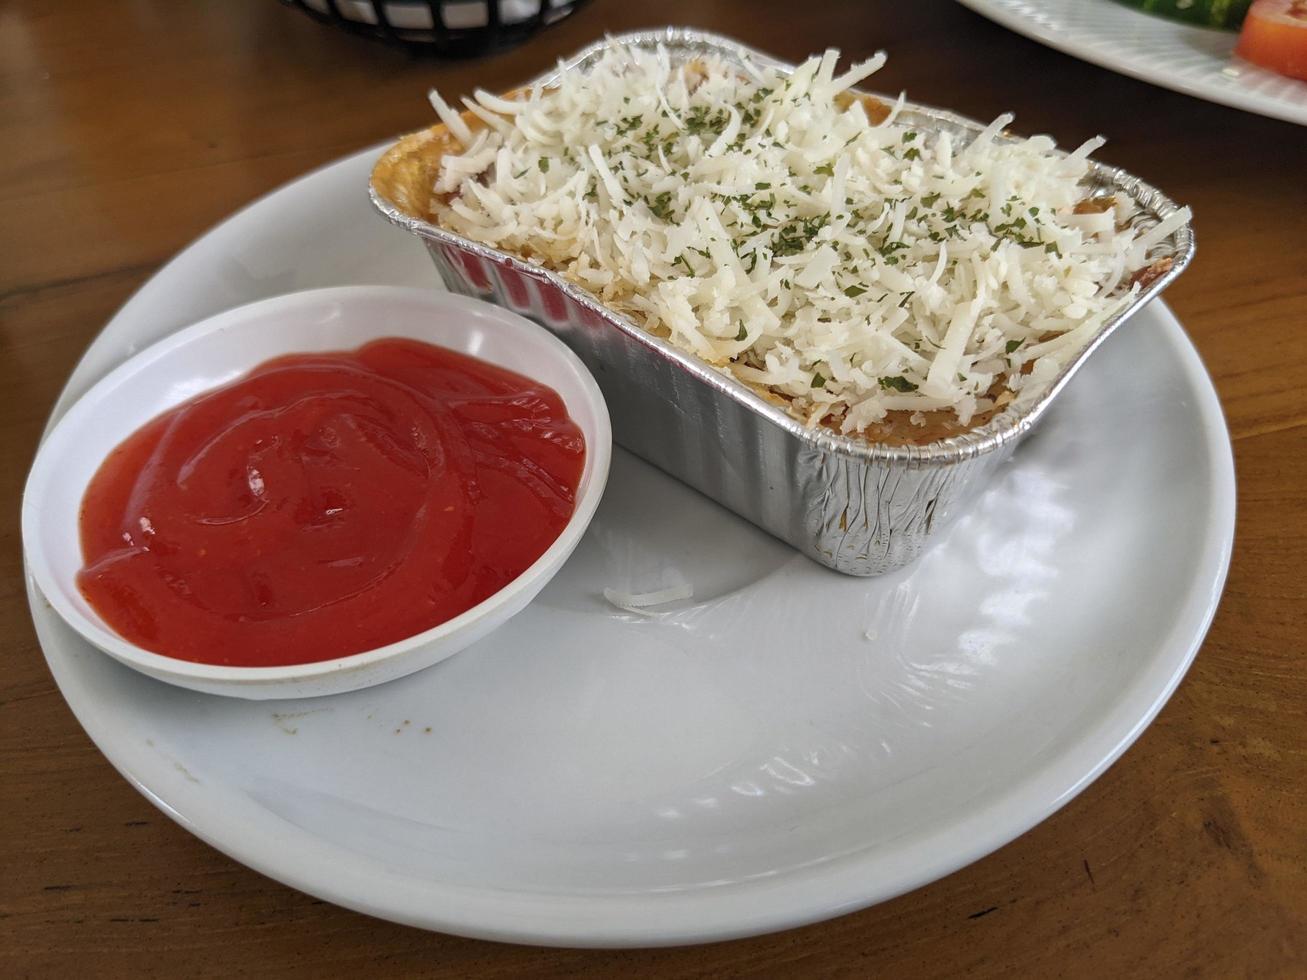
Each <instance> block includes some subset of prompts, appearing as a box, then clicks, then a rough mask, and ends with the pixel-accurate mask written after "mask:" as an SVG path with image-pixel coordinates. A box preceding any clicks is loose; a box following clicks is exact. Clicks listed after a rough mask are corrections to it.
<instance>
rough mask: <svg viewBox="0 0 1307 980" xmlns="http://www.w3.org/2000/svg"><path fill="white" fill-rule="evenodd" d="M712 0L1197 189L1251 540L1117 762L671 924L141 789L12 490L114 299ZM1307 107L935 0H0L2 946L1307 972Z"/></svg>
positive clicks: (182, 967)
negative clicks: (826, 878)
mask: <svg viewBox="0 0 1307 980" xmlns="http://www.w3.org/2000/svg"><path fill="white" fill-rule="evenodd" d="M656 23H684V24H694V25H697V26H702V27H706V28H710V29H715V30H719V31H722V32H725V33H729V34H734V35H736V36H738V37H740V38H742V39H744V40H746V41H748V42H750V43H752V44H754V45H755V46H758V47H760V48H763V49H765V50H770V51H773V52H775V53H777V54H779V55H782V56H784V57H787V58H798V57H801V56H803V55H805V54H807V53H809V52H810V51H812V50H816V49H820V48H823V47H825V46H827V45H830V44H838V45H840V46H841V47H843V48H844V50H845V51H846V53H848V54H850V55H854V56H861V55H866V54H868V53H870V52H871V51H873V50H875V49H877V48H882V47H883V48H886V49H887V50H888V51H889V52H890V55H891V59H890V63H889V66H888V67H887V68H886V69H885V70H884V72H883V73H882V74H881V75H879V76H878V77H877V85H878V87H881V88H882V89H884V90H888V91H893V90H897V89H899V88H905V89H907V90H908V91H909V92H910V93H911V94H912V96H913V98H914V99H916V100H918V101H922V102H928V103H934V104H938V105H946V106H951V107H954V108H956V109H958V110H959V111H961V112H964V113H966V114H968V115H972V116H981V117H991V116H993V115H996V114H997V113H999V112H1000V111H1003V110H1007V109H1012V110H1014V111H1016V112H1017V117H1018V123H1017V125H1018V128H1020V129H1021V130H1023V131H1026V132H1035V131H1042V132H1049V133H1051V134H1052V135H1053V136H1055V137H1056V138H1057V139H1058V141H1059V142H1061V143H1072V144H1074V143H1076V142H1078V141H1080V140H1082V139H1084V138H1085V137H1088V136H1090V135H1092V134H1094V133H1098V132H1102V133H1105V134H1107V135H1108V136H1109V137H1110V138H1111V142H1110V144H1109V146H1108V148H1107V149H1106V150H1104V151H1103V152H1102V153H1101V154H1100V155H1101V156H1102V157H1103V158H1104V159H1106V160H1108V161H1111V162H1113V163H1116V164H1120V165H1122V166H1125V167H1127V168H1129V169H1130V170H1133V171H1135V172H1136V173H1139V174H1140V175H1141V176H1143V177H1145V178H1146V179H1148V180H1150V181H1153V182H1155V183H1157V184H1159V185H1160V186H1162V187H1164V188H1165V189H1166V190H1167V192H1168V193H1170V194H1171V195H1172V196H1173V197H1175V198H1176V199H1178V200H1182V201H1185V202H1187V203H1189V204H1191V205H1192V206H1193V209H1194V211H1195V214H1196V215H1197V218H1196V226H1197V233H1198V240H1199V252H1198V257H1197V259H1196V261H1195V262H1194V264H1193V266H1192V268H1191V270H1190V271H1189V272H1188V273H1186V275H1185V276H1183V277H1182V278H1181V279H1180V281H1179V282H1178V283H1177V284H1176V285H1175V286H1174V287H1173V288H1172V289H1171V290H1170V291H1169V292H1168V294H1167V300H1168V302H1170V303H1171V304H1172V306H1173V307H1174V309H1175V310H1176V312H1177V313H1178V315H1179V317H1180V319H1181V320H1182V322H1183V323H1184V324H1185V327H1186V329H1187V330H1188V331H1189V333H1190V335H1191V336H1192V337H1193V338H1194V340H1195V342H1196V343H1197V345H1198V348H1199V350H1200V351H1201V353H1202V355H1203V358H1204V360H1205V362H1206V364H1207V366H1208V368H1209V370H1210V371H1211V372H1212V375H1213V376H1214V378H1215V379H1216V384H1217V387H1218V389H1219V391H1220V394H1221V398H1222V401H1223V403H1224V406H1225V410H1226V413H1227V416H1228V420H1229V425H1230V430H1231V434H1232V436H1233V438H1234V440H1235V442H1234V445H1235V453H1236V464H1237V469H1238V478H1239V520H1238V537H1237V540H1236V544H1235V553H1234V561H1233V565H1232V567H1231V570H1230V577H1229V583H1228V586H1227V589H1226V594H1225V598H1224V601H1223V603H1222V606H1221V609H1220V612H1219V613H1218V615H1217V618H1216V622H1215V624H1214V625H1213V627H1212V630H1211V633H1210V635H1209V637H1208V639H1207V642H1206V644H1205V645H1204V647H1203V650H1202V651H1201V653H1200V654H1199V657H1198V660H1197V662H1196V664H1195V666H1194V668H1193V670H1192V671H1191V672H1190V675H1189V677H1188V678H1187V679H1186V680H1185V682H1184V683H1183V684H1182V685H1181V687H1180V689H1179V691H1178V692H1177V693H1176V695H1175V697H1174V699H1173V700H1172V701H1171V703H1170V704H1169V705H1168V706H1167V708H1166V709H1165V710H1164V711H1163V712H1162V714H1161V716H1160V718H1159V719H1158V720H1157V722H1156V723H1155V724H1154V725H1153V727H1152V728H1150V729H1149V731H1148V732H1146V733H1145V734H1144V736H1143V737H1142V738H1141V739H1140V740H1139V742H1138V743H1137V744H1136V745H1135V746H1134V748H1132V749H1131V750H1130V751H1129V752H1128V753H1127V754H1126V755H1125V757H1124V758H1123V759H1122V760H1121V761H1120V762H1118V763H1117V764H1116V765H1115V766H1113V767H1112V768H1111V769H1110V770H1109V771H1108V773H1107V774H1106V775H1104V776H1103V777H1102V778H1101V779H1100V780H1098V781H1097V782H1096V783H1095V784H1094V785H1093V786H1091V787H1090V788H1089V789H1088V790H1086V791H1085V792H1084V793H1083V794H1082V795H1081V796H1080V797H1079V798H1077V799H1076V800H1075V801H1073V802H1072V803H1071V804H1070V805H1068V806H1067V807H1066V808H1065V809H1063V810H1062V811H1060V812H1059V813H1058V814H1056V815H1055V816H1053V817H1052V818H1051V819H1049V820H1048V821H1046V822H1045V823H1043V824H1042V825H1040V826H1039V827H1037V828H1036V829H1035V830H1033V831H1031V832H1030V833H1028V834H1026V835H1025V836H1023V837H1022V838H1020V839H1018V840H1017V841H1015V842H1013V843H1012V844H1010V845H1008V846H1007V847H1005V848H1003V849H1002V850H1000V851H999V852H997V853H996V854H994V855H992V856H990V857H989V858H986V859H985V860H982V861H980V862H978V863H976V864H974V865H972V866H971V867H969V868H966V869H965V870H963V871H961V872H959V873H957V874H955V875H952V876H951V877H949V878H946V879H944V880H943V881H940V882H937V883H935V884H933V885H930V886H928V887H926V888H922V889H920V890H918V891H916V892H913V893H912V894H909V895H906V896H904V897H902V898H899V899H897V900H895V901H892V902H888V903H886V904H883V905H880V906H877V907H875V908H871V909H867V910H865V911H862V912H859V913H855V914H852V915H848V916H845V917H843V918H840V919H837V920H834V921H832V922H827V923H823V924H820V925H815V926H810V927H807V928H804V929H799V930H794V931H791V932H786V933H781V934H778V935H774V936H768V937H762V938H758V939H753V940H746V941H739V942H733V943H725V944H719V945H715V946H708V947H699V948H688V949H673V950H659V951H628V952H578V951H569V950H544V949H531V948H517V947H510V946H502V945H496V944H492V943H484V942H476V941H471V940H464V939H458V938H453V937H448V936H442V935H436V934H431V933H424V932H420V931H417V930H413V929H407V928H404V927H400V926H395V925H391V924H388V923H384V922H379V921H376V920H373V919H369V918H366V917H364V916H361V915H357V914H354V913H352V912H347V911H344V910H341V909H338V908H335V907H332V906H330V905H325V904H323V903H321V902H319V901H317V900H314V899H311V898H309V897H307V896H305V895H302V894H299V893H297V892H295V891H292V890H290V889H288V888H285V887H283V886H281V885H279V884H276V883H275V882H272V881H270V880H268V879H265V878H263V877H261V876H259V875H257V874H255V873H254V872H252V871H249V870H247V869H245V868H243V867H241V866H239V865H237V864H235V863H233V862H232V861H230V860H229V859H227V858H226V857H224V856H223V855H221V854H219V853H218V852H216V851H214V850H212V849H210V848H209V847H207V846H206V845H204V844H202V843H200V842H199V841H198V840H196V839H195V838H193V837H191V836H189V835H188V834H187V833H186V832H185V831H183V830H181V829H180V828H179V827H177V826H175V825H174V824H172V823H171V822H169V821H168V820H167V819H166V818H165V817H163V816H162V815H161V814H160V813H159V812H158V811H157V810H155V809H154V807H152V806H151V805H150V804H149V803H148V802H147V801H146V800H145V799H144V798H142V797H141V796H139V795H137V794H136V792H135V791H134V790H132V789H131V788H130V787H129V786H128V785H127V784H126V783H125V782H124V781H123V780H122V779H121V778H120V777H119V776H118V775H117V773H115V772H114V770H113V769H112V768H111V767H110V766H109V765H108V763H106V762H105V760H104V759H103V757H101V756H100V754H99V753H98V751H97V750H96V749H95V748H94V746H93V745H91V743H90V742H89V741H88V739H87V738H86V736H85V735H84V734H83V733H82V731H81V729H80V728H79V727H78V725H77V723H76V721H75V720H74V718H73V717H72V715H71V713H70V712H69V711H68V709H67V707H66V706H65V705H64V703H63V701H62V699H61V698H60V696H59V693H58V691H57V690H56V689H55V687H54V684H53V682H52V680H51V678H50V675H49V673H48V671H47V669H46V666H45V663H44V661H43V659H42V657H41V653H40V650H39V648H38V646H37V643H36V640H35V637H34V635H33V630H32V625H31V620H30V618H29V615H28V611H27V608H26V600H25V597H24V593H23V582H22V573H21V557H20V551H19V539H18V506H17V502H18V498H19V494H20V491H21V486H22V480H23V478H24V476H25V472H26V468H27V466H28V464H29V462H30V459H31V455H32V453H33V451H34V449H35V446H36V441H37V438H38V435H39V432H40V429H41V427H42V425H43V422H44V418H45V415H46V414H47V412H48V411H49V407H50V405H51V404H52V403H53V400H54V398H55V396H56V395H57V393H58V391H59V389H60V387H61V386H62V384H63V381H64V379H65V378H66V377H67V375H68V373H69V372H70V371H71V370H72V368H73V365H74V364H75V362H76V360H77V358H78V357H79V355H80V353H81V351H82V350H83V349H84V348H85V346H86V345H87V344H88V343H89V342H90V340H91V339H92V338H93V337H94V335H95V334H96V332H97V331H98V330H99V329H100V327H101V326H102V325H103V324H104V322H105V321H106V320H107V318H108V317H109V316H110V315H111V314H112V313H113V311H114V310H115V309H116V308H117V307H118V305H119V304H121V303H122V302H123V301H124V300H125V299H126V298H127V297H128V296H129V295H130V294H131V292H132V291H133V290H134V289H135V288H136V287H137V286H139V285H140V283H141V282H142V281H144V279H145V278H146V277H148V276H149V275H150V274H151V273H152V272H153V271H154V270H155V269H156V268H157V267H158V266H159V265H160V264H161V263H162V262H163V261H165V260H166V259H167V258H168V257H169V256H170V255H172V254H173V253H174V252H175V251H176V250H177V249H178V248H180V247H181V246H183V245H184V244H185V243H186V242H187V241H189V240H190V239H192V238H194V237H195V236H196V235H198V234H200V233H201V232H203V231H204V230H205V229H206V228H207V227H209V226H210V225H212V224H213V223H214V222H216V221H218V220H220V219H221V218H223V217H224V216H225V215H227V214H229V213H230V212H232V211H233V210H235V209H237V208H239V207H241V206H242V205H244V204H246V203H248V202H249V201H250V200H251V199H253V198H255V197H257V196H258V195H260V194H263V193H265V192H267V191H268V190H270V189H272V188H274V187H275V186H277V185H278V184H279V183H281V182H283V181H285V180H287V179H289V178H291V177H294V176H296V175H298V174H300V173H302V172H304V171H305V170H308V169H310V168H312V167H315V166H318V165H320V164H322V163H325V162H327V161H329V160H331V159H333V158H335V157H338V156H341V155H342V154H344V153H346V152H348V151H350V150H352V149H355V148H357V147H360V146H363V145H366V144H368V143H371V142H374V141H377V140H380V139H383V138H386V137H389V136H393V135H395V134H398V133H400V132H404V131H407V130H411V129H414V128H417V127H418V126H420V125H425V124H427V123H428V122H429V121H430V113H429V110H428V109H427V108H426V106H425V103H424V100H423V93H424V91H425V88H426V86H427V85H428V84H431V83H436V84H439V85H440V86H441V88H442V89H444V90H446V91H458V90H460V89H462V90H467V89H470V88H471V87H473V86H474V85H478V84H480V85H485V86H486V87H488V88H490V89H492V90H499V89H504V88H507V87H509V86H511V85H512V84H513V83H514V82H517V81H521V80H522V79H524V78H527V77H530V76H531V75H533V74H535V73H536V72H538V71H540V70H541V69H543V68H544V67H545V66H546V65H548V64H549V63H550V62H551V61H552V60H553V59H554V58H556V57H557V56H559V55H561V54H564V53H567V52H569V51H572V50H574V49H576V48H578V47H580V46H582V45H583V44H585V43H588V42H589V41H592V40H594V39H595V38H596V37H598V36H599V35H601V34H602V32H603V31H605V30H623V29H628V28H633V27H642V26H652V25H653V24H656ZM1304 173H1307V129H1302V128H1296V127H1294V126H1291V125H1289V124H1286V123H1279V122H1274V121H1270V120H1265V119H1261V118H1258V117H1254V116H1251V115H1246V114H1243V113H1240V112H1237V111H1234V110H1232V109H1226V108H1222V107H1218V106H1214V105H1209V104H1206V103H1203V102H1199V101H1196V100H1193V99H1189V98H1186V97H1184V96H1181V95H1177V94H1173V93H1170V92H1166V91H1163V90H1160V89H1156V88H1152V87H1149V86H1147V85H1144V84H1142V83H1139V82H1135V81H1132V80H1130V79H1126V78H1122V77H1118V76H1116V75H1113V74H1111V73H1108V72H1106V71H1103V70H1101V69H1098V68H1095V67H1093V66H1090V65H1087V64H1083V63H1081V62H1078V61H1075V60H1073V59H1071V58H1068V57H1066V56H1064V55H1061V54H1058V53H1056V52H1053V51H1050V50H1047V49H1045V48H1043V47H1040V46H1039V45H1037V44H1034V43H1033V42H1030V41H1027V40H1025V39H1023V38H1020V37H1017V36H1015V35H1013V34H1010V33H1007V32H1005V31H1003V30H1002V29H1000V28H998V27H996V26H994V25H992V24H990V23H989V22H987V21H985V20H983V19H981V18H979V17H977V16H975V15H973V14H971V13H969V12H967V11H966V10H964V9H962V8H961V7H959V6H956V5H954V4H951V3H946V2H944V0H919V2H911V3H905V2H893V0H884V2H879V3H872V2H866V0H843V2H834V0H832V2H823V3H809V4H799V3H794V2H792V0H775V2H763V0H665V2H663V3H661V4H659V5H658V6H657V8H656V9H654V7H653V6H651V5H639V4H628V3H625V2H623V0H595V2H594V3H593V4H591V5H590V6H588V7H587V8H585V9H584V10H583V11H582V12H580V13H579V14H577V15H576V16H575V17H573V18H572V19H570V20H568V21H566V22H565V23H563V24H561V25H559V26H558V27H556V28H554V29H552V30H550V31H549V32H547V33H546V34H544V35H542V36H541V37H539V38H538V39H536V40H534V41H533V42H531V43H530V44H528V45H526V46H524V47H522V48H519V49H517V50H515V51H511V52H509V53H507V54H502V55H498V56H496V57H493V58H488V59H484V60H480V61H475V62H456V63H436V62H430V61H424V60H422V59H419V58H414V57H411V56H409V55H407V54H404V53H402V52H398V51H392V50H389V49H387V48H384V47H382V46H379V45H375V44H371V43H368V42H364V41H361V40H358V39H355V38H351V37H348V36H344V35H337V34H335V33H333V32H330V31H327V30H325V29H323V28H321V27H319V26H318V25H316V24H313V23H312V22H310V21H309V20H308V19H306V18H304V17H302V16H300V15H298V14H296V13H295V12H293V11H290V10H287V9H284V8H282V7H280V6H279V5H277V4H276V3H274V2H272V0H244V2H239V3H238V2H226V3H207V4H201V3H193V4H177V3H167V2H165V0H103V2H92V0H62V2H60V3H47V2H43V0H10V3H9V4H8V5H7V6H6V7H4V8H3V9H0V207H2V208H3V219H0V258H2V259H3V261H2V262H0V364H2V365H3V371H4V376H3V384H2V385H0V448H2V449H3V456H2V459H3V462H4V464H5V465H4V466H3V468H0V496H2V497H3V500H4V503H5V506H4V508H3V510H0V626H2V628H3V637H4V646H3V650H4V670H3V673H2V674H0V793H2V794H3V797H2V802H0V851H2V852H3V859H2V861H0V869H2V870H3V873H2V874H0V920H3V921H0V935H2V936H3V938H2V939H0V975H4V976H37V977H39V976H71V975H109V976H125V975H132V976H144V975H170V976H229V975H236V974H246V973H248V974H257V975H265V974H274V975H286V976H323V975H337V974H345V973H350V974H356V973H361V972H363V971H365V970H366V971H368V972H369V973H370V974H371V975H379V976H381V975H400V976H412V975H445V976H460V977H461V976H471V977H521V976H541V977H548V976H587V977H596V978H599V977H610V976H615V975H622V976H627V977H647V976H694V975H704V974H712V975H715V976H719V977H732V976H743V975H751V974H768V973H770V974H777V975H798V976H868V975H873V974H882V973H883V974H885V975H895V976H907V977H918V976H922V977H928V976H956V975H969V976H994V977H999V976H1013V975H1036V976H1095V977H1097V976H1104V975H1108V976H1110V975H1114V974H1115V975H1142V976H1221V977H1226V976H1251V977H1271V976H1285V977H1288V976H1307V659H1305V658H1304V654H1305V653H1307V574H1305V573H1307V568H1305V567H1304V565H1305V562H1304V557H1305V556H1307V397H1305V396H1304V391H1305V390H1307V330H1305V329H1304V325H1307V228H1305V226H1304V221H1303V211H1304V208H1303V206H1304V205H1305V204H1307V187H1305V186H1304V183H1303V176H1304Z"/></svg>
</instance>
